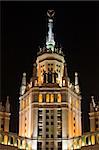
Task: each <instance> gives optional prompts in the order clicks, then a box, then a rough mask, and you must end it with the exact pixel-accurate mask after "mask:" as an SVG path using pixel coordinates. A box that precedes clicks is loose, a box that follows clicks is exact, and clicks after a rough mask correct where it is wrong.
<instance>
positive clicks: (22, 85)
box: [20, 73, 26, 95]
mask: <svg viewBox="0 0 99 150" xmlns="http://www.w3.org/2000/svg"><path fill="white" fill-rule="evenodd" d="M25 90H26V73H23V78H22V84H21V88H20V95H23V94H24V93H25Z"/></svg>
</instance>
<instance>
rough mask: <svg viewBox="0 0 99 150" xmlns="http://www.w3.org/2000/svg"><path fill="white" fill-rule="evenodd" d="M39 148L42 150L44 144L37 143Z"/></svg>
mask: <svg viewBox="0 0 99 150" xmlns="http://www.w3.org/2000/svg"><path fill="white" fill-rule="evenodd" d="M37 147H38V148H37V149H38V150H42V142H38V143H37Z"/></svg>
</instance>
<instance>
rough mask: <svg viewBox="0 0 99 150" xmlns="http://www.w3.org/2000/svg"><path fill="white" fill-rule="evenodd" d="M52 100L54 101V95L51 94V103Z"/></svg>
mask: <svg viewBox="0 0 99 150" xmlns="http://www.w3.org/2000/svg"><path fill="white" fill-rule="evenodd" d="M53 102H54V95H53V94H51V103H53Z"/></svg>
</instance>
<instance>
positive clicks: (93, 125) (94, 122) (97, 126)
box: [89, 96, 99, 132]
mask: <svg viewBox="0 0 99 150" xmlns="http://www.w3.org/2000/svg"><path fill="white" fill-rule="evenodd" d="M89 119H90V131H91V132H94V131H98V130H99V102H98V104H96V103H95V101H94V97H93V96H92V101H91V103H90V113H89Z"/></svg>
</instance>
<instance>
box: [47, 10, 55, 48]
mask: <svg viewBox="0 0 99 150" xmlns="http://www.w3.org/2000/svg"><path fill="white" fill-rule="evenodd" d="M54 14H55V11H54V10H48V11H47V15H48V17H49V19H48V28H49V30H48V37H47V39H46V47H47V48H48V49H49V48H51V50H52V51H54V46H55V41H54V33H53V31H52V28H53V19H52V18H53V16H54Z"/></svg>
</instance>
